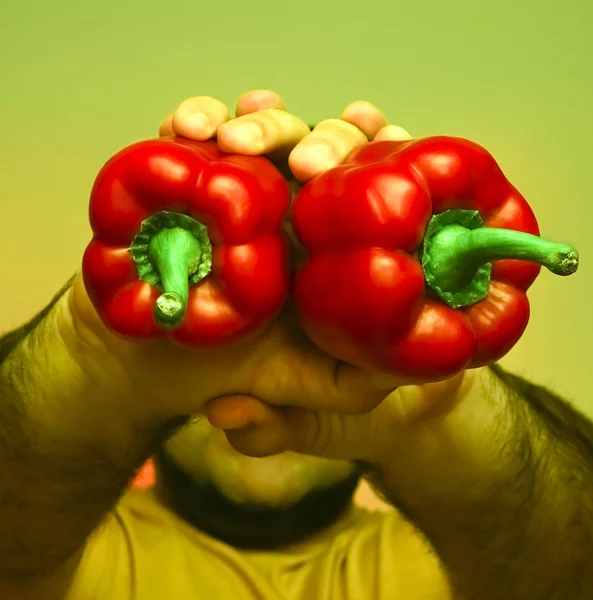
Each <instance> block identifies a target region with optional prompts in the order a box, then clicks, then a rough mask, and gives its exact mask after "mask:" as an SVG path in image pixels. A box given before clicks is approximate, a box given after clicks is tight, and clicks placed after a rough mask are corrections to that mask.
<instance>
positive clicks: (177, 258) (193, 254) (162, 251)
mask: <svg viewBox="0 0 593 600" xmlns="http://www.w3.org/2000/svg"><path fill="white" fill-rule="evenodd" d="M148 255H149V258H150V261H151V262H152V264H153V265H154V267H155V269H156V270H157V271H158V273H159V275H160V280H161V287H162V288H163V290H164V291H163V293H162V294H161V295H160V296H159V298H158V299H157V302H156V306H155V310H154V316H155V318H156V320H157V321H158V322H159V323H160V324H161V325H163V326H164V327H169V328H173V327H176V326H178V325H179V324H180V323H181V321H182V320H183V317H184V316H185V311H186V308H187V299H188V296H189V277H190V276H191V275H192V274H193V273H195V271H196V270H197V268H198V266H199V264H200V259H201V256H202V247H201V244H200V242H199V241H198V240H197V239H196V238H195V237H194V236H193V235H192V233H191V232H189V231H188V230H187V229H184V228H183V227H165V228H163V229H161V230H160V231H159V232H157V233H156V234H155V235H153V236H152V238H151V240H150V244H149V247H148Z"/></svg>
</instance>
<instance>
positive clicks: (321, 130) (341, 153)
mask: <svg viewBox="0 0 593 600" xmlns="http://www.w3.org/2000/svg"><path fill="white" fill-rule="evenodd" d="M367 142H368V139H367V136H366V135H365V134H364V133H363V132H362V131H361V130H360V129H358V127H356V126H355V125H352V124H351V123H347V122H346V121H342V120H340V119H327V120H326V121H322V122H321V123H319V124H318V125H317V126H316V127H315V129H314V130H313V131H312V132H311V133H310V134H309V135H308V136H306V137H305V138H304V139H303V140H302V141H301V142H300V143H299V144H298V145H297V146H296V147H295V148H294V150H293V151H292V152H291V154H290V156H289V159H288V164H289V166H290V170H291V171H292V173H293V174H294V176H295V177H296V179H298V180H299V181H307V180H308V179H311V178H312V177H315V175H318V174H319V173H321V172H322V171H327V170H328V169H331V168H333V167H336V166H337V165H339V164H341V163H342V162H344V159H345V158H346V157H347V156H348V154H350V152H352V151H353V150H355V149H356V148H359V147H360V146H363V145H364V144H366V143H367Z"/></svg>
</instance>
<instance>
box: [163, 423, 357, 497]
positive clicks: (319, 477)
mask: <svg viewBox="0 0 593 600" xmlns="http://www.w3.org/2000/svg"><path fill="white" fill-rule="evenodd" d="M205 425H206V424H205V423H203V422H202V423H199V424H195V425H192V426H190V427H189V428H187V430H185V431H181V432H180V433H179V434H177V436H175V438H174V439H173V440H172V441H171V443H168V444H167V447H166V452H167V454H168V455H169V456H171V457H172V458H173V459H174V460H175V462H176V463H177V464H178V465H179V466H180V467H181V468H182V469H183V470H184V472H186V473H187V474H188V475H191V476H192V477H193V478H194V479H195V480H196V481H198V482H202V483H203V482H211V483H212V484H213V485H214V486H216V488H217V489H218V490H220V492H222V493H223V494H224V495H225V496H227V497H228V498H229V499H231V500H232V501H234V502H239V503H249V504H252V503H253V504H259V505H265V506H269V507H286V506H290V505H291V504H294V503H296V502H298V501H300V500H301V499H302V498H303V497H304V496H305V495H306V494H308V493H309V492H310V491H311V490H315V489H317V488H320V487H324V486H325V487H328V486H331V485H333V484H334V483H337V482H339V481H342V480H344V479H346V478H347V477H349V476H350V475H351V474H352V473H354V472H355V471H356V470H357V467H356V465H355V464H354V463H353V462H350V461H342V460H329V459H325V458H317V457H313V456H306V455H303V454H297V453H295V452H283V453H281V454H276V455H274V456H267V457H264V458H253V457H249V456H245V455H244V454H241V453H240V452H238V451H237V450H235V449H234V448H233V447H232V446H231V445H230V444H229V442H228V440H227V438H226V436H225V435H224V433H223V432H222V431H220V430H217V429H214V428H212V427H211V426H210V425H209V424H208V428H207V427H206V426H205Z"/></svg>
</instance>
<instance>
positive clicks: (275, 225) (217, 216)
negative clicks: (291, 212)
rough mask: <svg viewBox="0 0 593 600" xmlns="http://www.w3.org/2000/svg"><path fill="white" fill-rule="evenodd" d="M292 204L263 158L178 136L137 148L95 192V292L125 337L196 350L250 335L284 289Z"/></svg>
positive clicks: (91, 249)
mask: <svg viewBox="0 0 593 600" xmlns="http://www.w3.org/2000/svg"><path fill="white" fill-rule="evenodd" d="M289 203H290V194H289V188H288V184H287V183H286V181H285V179H284V178H283V177H282V176H281V174H280V173H279V171H278V170H277V169H276V168H275V167H274V166H273V165H272V163H271V162H270V161H269V160H268V159H266V158H264V157H252V156H236V155H228V154H224V153H222V152H221V151H220V150H219V149H218V148H217V146H216V143H215V142H212V141H210V142H192V141H189V140H183V139H180V138H174V137H171V138H162V139H157V140H148V141H143V142H140V143H137V144H133V145H131V146H129V147H127V148H125V149H124V150H122V151H121V152H118V153H117V154H116V155H115V156H113V157H112V158H111V159H110V160H109V161H108V162H107V163H106V164H105V166H104V167H103V168H102V169H101V171H100V172H99V174H98V176H97V178H96V180H95V183H94V186H93V189H92V192H91V197H90V207H89V214H90V223H91V227H92V229H93V233H94V236H93V239H92V241H91V242H90V244H89V245H88V247H87V248H86V251H85V254H84V258H83V276H84V282H85V285H86V288H87V291H88V293H89V296H90V298H91V300H92V302H93V304H94V306H95V307H96V309H97V311H98V313H99V315H100V316H101V318H102V319H103V321H104V322H105V324H106V325H107V326H108V327H109V328H110V329H111V330H112V331H114V332H115V333H117V334H119V335H120V336H122V337H126V338H132V339H151V338H157V337H159V336H163V335H168V336H170V337H171V338H172V339H173V340H174V341H176V342H178V343H179V344H182V345H192V346H199V345H210V344H220V343H225V342H230V341H233V340H235V339H237V338H239V337H242V336H244V335H246V334H248V333H251V332H254V331H256V330H258V329H260V328H261V327H264V326H265V325H266V324H267V323H268V322H269V320H270V319H271V318H273V317H274V315H275V314H276V313H277V312H278V311H279V309H280V308H281V306H282V305H283V303H284V301H285V298H286V296H287V294H288V290H289V285H290V274H289V268H288V267H289V265H288V247H287V241H286V238H285V235H284V233H283V229H282V223H283V220H284V217H285V215H286V212H287V209H288V206H289Z"/></svg>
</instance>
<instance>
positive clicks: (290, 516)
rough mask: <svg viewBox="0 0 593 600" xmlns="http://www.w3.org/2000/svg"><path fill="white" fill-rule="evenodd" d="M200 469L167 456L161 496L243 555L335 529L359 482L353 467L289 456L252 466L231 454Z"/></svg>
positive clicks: (162, 462) (160, 473) (159, 461)
mask: <svg viewBox="0 0 593 600" xmlns="http://www.w3.org/2000/svg"><path fill="white" fill-rule="evenodd" d="M188 462H189V463H190V464H189V465H188ZM192 463H193V468H192V469H191V470H189V469H188V467H190V465H191V464H192ZM200 463H201V469H199V470H198V469H196V468H195V464H196V463H195V462H194V461H193V460H192V461H188V460H187V457H186V458H185V460H183V459H182V460H178V458H177V456H176V455H173V454H171V453H170V451H169V450H167V449H164V448H162V449H161V450H160V451H159V453H157V456H156V457H155V466H156V472H157V486H156V487H157V493H158V494H159V495H160V496H161V499H162V500H163V501H164V502H165V503H166V504H168V505H169V506H170V508H171V509H172V510H174V511H175V512H176V513H177V514H178V515H179V516H180V517H181V518H183V519H184V520H186V521H187V522H188V523H190V524H192V525H194V526H195V527H196V528H198V529H200V530H202V531H203V532H204V533H206V534H208V535H210V536H212V537H216V538H217V539H219V540H221V541H224V542H227V543H228V544H230V545H233V546H235V547H238V548H253V549H266V548H268V549H269V548H278V547H280V546H284V545H290V544H294V543H296V542H298V541H300V540H302V539H305V538H307V537H309V536H310V535H312V534H314V533H315V532H317V531H320V530H322V529H324V528H326V527H328V526H330V525H331V524H332V523H334V522H335V521H336V520H337V519H339V518H340V516H341V515H342V514H343V513H344V512H345V511H346V510H347V509H348V508H349V507H350V506H351V505H352V501H353V496H354V492H355V490H356V487H357V486H358V483H359V481H360V477H361V474H360V470H359V469H358V467H357V466H356V464H354V463H349V462H346V461H330V460H324V459H316V458H312V457H306V456H301V455H297V454H294V453H288V452H287V453H283V454H279V455H276V456H272V457H267V458H249V457H245V456H243V455H241V454H239V453H238V452H236V451H234V450H233V451H232V452H231V451H228V452H227V451H225V452H220V453H217V454H216V455H215V456H214V457H213V459H208V458H207V457H206V456H204V455H202V457H201V460H200ZM196 471H198V472H196Z"/></svg>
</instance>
